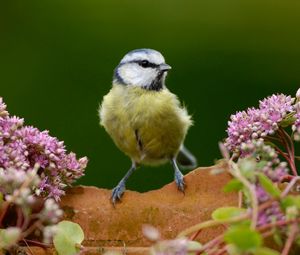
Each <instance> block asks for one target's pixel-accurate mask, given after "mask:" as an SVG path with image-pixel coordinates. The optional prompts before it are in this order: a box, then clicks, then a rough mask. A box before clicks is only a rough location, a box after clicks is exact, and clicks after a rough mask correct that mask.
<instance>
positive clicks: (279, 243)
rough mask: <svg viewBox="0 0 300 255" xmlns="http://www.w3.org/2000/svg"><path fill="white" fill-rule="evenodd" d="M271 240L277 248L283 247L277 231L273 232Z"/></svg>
mask: <svg viewBox="0 0 300 255" xmlns="http://www.w3.org/2000/svg"><path fill="white" fill-rule="evenodd" d="M273 240H274V242H275V243H276V244H277V245H278V246H280V247H282V246H283V241H282V238H281V235H280V233H279V231H277V230H276V231H275V233H274V234H273Z"/></svg>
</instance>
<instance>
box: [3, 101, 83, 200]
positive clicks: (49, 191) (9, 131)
mask: <svg viewBox="0 0 300 255" xmlns="http://www.w3.org/2000/svg"><path fill="white" fill-rule="evenodd" d="M35 164H39V166H40V167H39V170H38V173H39V175H40V177H41V179H42V181H41V183H40V186H39V187H38V188H37V189H38V190H36V191H35V193H36V194H39V195H42V196H44V197H53V198H55V199H56V200H59V198H60V197H61V195H63V194H64V188H65V186H67V185H70V184H72V183H73V182H74V181H75V180H76V179H78V178H79V177H81V176H82V175H83V174H84V169H85V168H86V165H87V158H86V157H84V158H80V159H79V160H77V158H76V155H75V154H74V153H67V151H66V148H65V145H64V143H63V142H62V141H59V140H58V139H57V138H55V137H52V136H50V135H49V132H48V131H40V130H38V129H37V128H34V127H32V126H24V120H23V119H20V118H18V117H16V116H12V117H11V116H10V115H9V113H8V112H7V111H6V105H5V104H4V102H3V100H2V98H0V168H2V172H6V171H8V169H10V168H13V169H16V170H18V171H20V172H23V171H25V172H26V171H29V170H30V169H32V168H33V167H34V165H35ZM21 175H22V174H21Z"/></svg>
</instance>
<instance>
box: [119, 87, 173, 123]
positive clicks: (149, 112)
mask: <svg viewBox="0 0 300 255" xmlns="http://www.w3.org/2000/svg"><path fill="white" fill-rule="evenodd" d="M123 106H124V109H126V112H127V115H128V119H129V120H130V122H131V124H132V125H133V127H135V128H141V127H145V126H154V125H159V126H164V125H165V124H166V122H168V120H170V118H171V119H172V118H174V114H176V112H177V110H178V109H177V108H178V105H177V104H176V98H175V97H174V95H173V94H171V93H170V92H169V91H167V90H162V91H159V92H157V91H147V90H145V89H129V90H128V91H127V93H125V95H124V97H123ZM152 128H153V127H152Z"/></svg>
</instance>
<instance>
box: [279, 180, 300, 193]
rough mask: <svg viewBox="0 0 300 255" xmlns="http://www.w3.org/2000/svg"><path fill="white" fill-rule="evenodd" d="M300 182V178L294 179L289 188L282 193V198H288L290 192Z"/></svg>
mask: <svg viewBox="0 0 300 255" xmlns="http://www.w3.org/2000/svg"><path fill="white" fill-rule="evenodd" d="M299 180H300V176H295V177H293V179H292V180H291V181H290V183H289V184H288V185H287V187H286V188H285V190H284V191H283V192H282V193H281V196H280V198H284V197H285V196H287V195H288V194H289V192H290V191H291V189H292V188H293V186H294V185H295V184H296V182H297V181H299Z"/></svg>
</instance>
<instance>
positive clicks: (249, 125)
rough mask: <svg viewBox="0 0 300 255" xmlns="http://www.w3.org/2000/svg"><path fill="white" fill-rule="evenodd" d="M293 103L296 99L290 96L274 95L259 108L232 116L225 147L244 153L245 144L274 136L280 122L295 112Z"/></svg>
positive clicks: (266, 99)
mask: <svg viewBox="0 0 300 255" xmlns="http://www.w3.org/2000/svg"><path fill="white" fill-rule="evenodd" d="M293 103H294V98H292V97H290V96H286V95H284V94H278V95H272V96H270V97H268V98H265V99H263V100H261V101H260V102H259V108H248V109H247V111H242V112H237V113H236V114H234V115H231V117H230V121H229V122H228V129H227V134H228V137H227V138H226V140H225V146H226V147H227V148H228V149H229V150H230V151H233V152H242V148H241V145H242V144H243V143H247V142H248V141H251V140H252V139H257V138H264V137H266V136H267V135H272V134H274V133H275V131H276V130H277V129H278V127H279V124H280V122H281V121H282V120H283V119H284V118H285V117H286V116H287V115H288V114H289V113H291V112H294V106H293ZM299 117H300V116H299Z"/></svg>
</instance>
